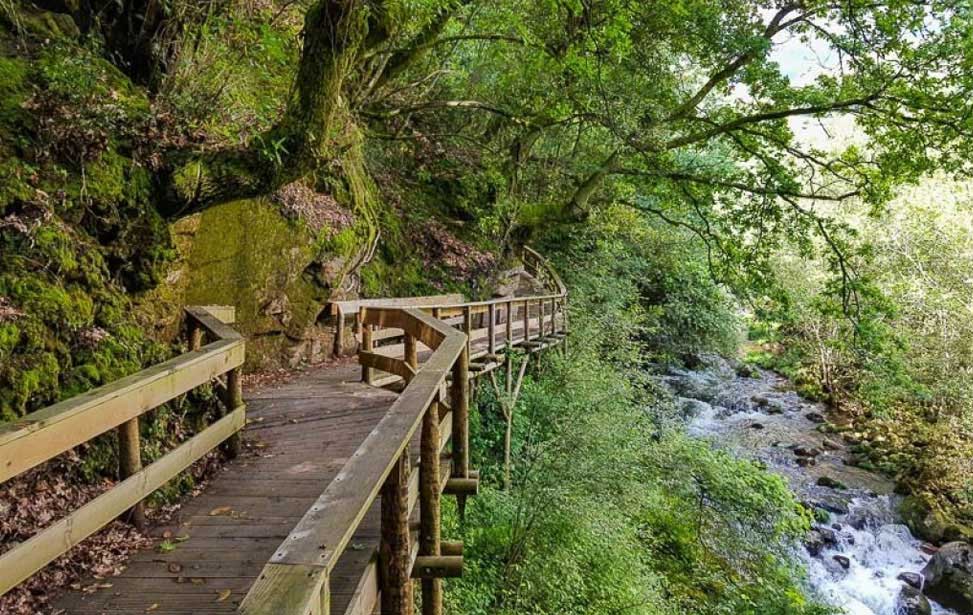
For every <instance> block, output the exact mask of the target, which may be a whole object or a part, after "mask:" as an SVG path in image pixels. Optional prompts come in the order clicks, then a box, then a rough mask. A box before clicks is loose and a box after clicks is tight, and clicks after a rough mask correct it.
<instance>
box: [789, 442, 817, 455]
mask: <svg viewBox="0 0 973 615" xmlns="http://www.w3.org/2000/svg"><path fill="white" fill-rule="evenodd" d="M794 454H795V455H797V456H798V457H817V456H818V455H820V454H821V449H819V448H815V447H813V446H804V445H803V444H802V445H800V446H795V447H794Z"/></svg>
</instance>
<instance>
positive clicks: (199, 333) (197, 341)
mask: <svg viewBox="0 0 973 615" xmlns="http://www.w3.org/2000/svg"><path fill="white" fill-rule="evenodd" d="M202 347H203V328H202V327H200V326H199V325H198V324H197V323H196V321H195V320H193V322H192V323H191V324H190V325H189V349H190V350H199V349H200V348H202Z"/></svg>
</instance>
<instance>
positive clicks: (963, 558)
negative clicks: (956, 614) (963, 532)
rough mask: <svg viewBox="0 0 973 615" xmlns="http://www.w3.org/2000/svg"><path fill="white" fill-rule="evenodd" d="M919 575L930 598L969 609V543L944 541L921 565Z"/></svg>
mask: <svg viewBox="0 0 973 615" xmlns="http://www.w3.org/2000/svg"><path fill="white" fill-rule="evenodd" d="M922 576H923V577H924V578H925V580H926V582H925V587H926V593H927V594H929V597H930V598H932V599H933V600H935V601H936V602H938V603H940V604H942V605H943V606H946V607H951V608H953V609H955V610H958V611H960V612H962V613H970V612H973V547H971V546H970V545H969V544H967V543H965V542H950V543H947V544H944V545H943V546H942V547H941V548H940V549H939V551H937V552H936V554H935V555H933V556H932V558H931V559H930V560H929V563H928V564H926V567H925V568H923V569H922Z"/></svg>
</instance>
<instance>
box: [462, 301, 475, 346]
mask: <svg viewBox="0 0 973 615" xmlns="http://www.w3.org/2000/svg"><path fill="white" fill-rule="evenodd" d="M463 333H465V334H466V352H467V354H472V352H473V308H471V307H470V306H468V305H467V306H465V307H464V308H463Z"/></svg>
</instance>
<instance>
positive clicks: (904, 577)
mask: <svg viewBox="0 0 973 615" xmlns="http://www.w3.org/2000/svg"><path fill="white" fill-rule="evenodd" d="M895 578H896V579H898V580H900V581H902V582H903V583H905V584H906V585H908V586H909V587H914V588H915V589H918V590H920V591H922V575H921V574H919V573H918V572H900V573H899V576H897V577H895Z"/></svg>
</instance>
